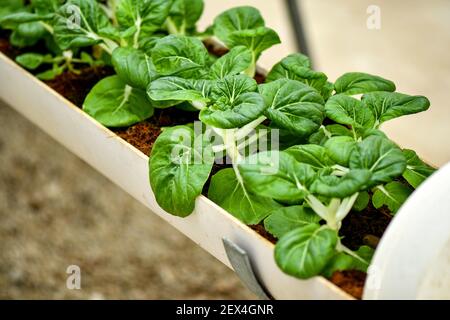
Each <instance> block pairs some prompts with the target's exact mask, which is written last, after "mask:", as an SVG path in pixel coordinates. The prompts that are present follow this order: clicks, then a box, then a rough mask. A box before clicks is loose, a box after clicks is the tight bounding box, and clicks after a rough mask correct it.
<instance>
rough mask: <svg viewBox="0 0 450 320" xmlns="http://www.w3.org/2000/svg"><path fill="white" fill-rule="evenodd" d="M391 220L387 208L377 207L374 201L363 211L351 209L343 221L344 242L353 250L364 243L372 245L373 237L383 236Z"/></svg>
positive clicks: (342, 233) (341, 231)
mask: <svg viewBox="0 0 450 320" xmlns="http://www.w3.org/2000/svg"><path fill="white" fill-rule="evenodd" d="M391 220H392V216H391V214H390V213H389V211H388V210H387V209H386V208H384V207H382V208H380V209H375V208H374V207H373V206H372V203H369V205H368V207H367V208H366V209H365V210H364V211H362V212H356V211H351V212H350V213H349V214H348V216H347V217H346V218H345V219H344V221H343V222H342V227H341V230H340V235H341V236H343V239H342V243H343V244H344V245H345V246H347V247H348V248H350V249H352V250H357V249H358V248H359V247H360V246H361V245H363V244H367V245H371V244H373V242H374V241H373V240H372V239H377V238H381V236H382V235H383V233H384V231H385V230H386V228H387V226H388V225H389V222H391Z"/></svg>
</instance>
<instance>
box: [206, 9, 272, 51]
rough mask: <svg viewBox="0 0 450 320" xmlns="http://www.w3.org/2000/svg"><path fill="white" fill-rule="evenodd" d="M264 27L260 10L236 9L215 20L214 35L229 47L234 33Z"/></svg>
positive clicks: (225, 12)
mask: <svg viewBox="0 0 450 320" xmlns="http://www.w3.org/2000/svg"><path fill="white" fill-rule="evenodd" d="M264 25H265V22H264V19H263V18H262V16H261V13H260V12H259V11H258V9H256V8H253V7H248V6H242V7H236V8H232V9H229V10H227V11H224V12H222V13H221V14H220V15H218V16H217V17H216V18H215V19H214V35H215V36H216V37H218V38H219V39H220V40H222V41H223V42H224V43H225V44H227V45H228V43H230V41H231V40H230V36H231V35H232V34H233V32H236V31H241V30H249V29H256V28H259V27H264ZM229 47H230V46H229Z"/></svg>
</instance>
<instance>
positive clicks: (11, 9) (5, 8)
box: [0, 0, 26, 27]
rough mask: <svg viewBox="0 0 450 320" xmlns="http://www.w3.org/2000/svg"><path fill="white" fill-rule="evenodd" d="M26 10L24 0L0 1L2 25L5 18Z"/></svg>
mask: <svg viewBox="0 0 450 320" xmlns="http://www.w3.org/2000/svg"><path fill="white" fill-rule="evenodd" d="M24 10H26V7H25V3H24V0H0V25H2V18H3V17H6V16H8V15H10V14H13V13H16V12H20V11H24ZM3 27H5V26H3Z"/></svg>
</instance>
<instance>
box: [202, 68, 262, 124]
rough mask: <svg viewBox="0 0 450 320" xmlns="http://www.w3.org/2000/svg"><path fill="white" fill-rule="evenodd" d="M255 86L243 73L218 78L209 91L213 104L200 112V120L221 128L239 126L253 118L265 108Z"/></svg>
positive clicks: (254, 82) (253, 81)
mask: <svg viewBox="0 0 450 320" xmlns="http://www.w3.org/2000/svg"><path fill="white" fill-rule="evenodd" d="M256 88H257V85H256V81H255V80H253V79H252V78H250V77H248V76H245V75H236V76H228V77H226V78H224V79H221V80H218V81H217V82H216V85H215V86H214V87H213V89H212V93H211V97H212V101H214V104H212V105H211V106H209V107H208V108H205V109H203V110H202V111H201V112H200V120H201V121H202V122H203V123H206V124H207V125H210V126H213V127H216V128H222V129H232V128H240V127H242V126H244V125H246V124H247V123H249V122H251V121H253V120H255V119H256V118H258V117H259V116H260V115H261V114H262V113H263V111H264V109H265V108H266V105H265V104H264V99H263V97H262V96H261V95H260V94H258V93H256V92H254V91H255V90H256Z"/></svg>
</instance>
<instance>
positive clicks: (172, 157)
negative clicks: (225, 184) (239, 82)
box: [149, 126, 214, 217]
mask: <svg viewBox="0 0 450 320" xmlns="http://www.w3.org/2000/svg"><path fill="white" fill-rule="evenodd" d="M213 162H214V154H213V152H212V148H211V145H210V143H209V141H208V140H206V139H205V137H204V136H203V135H201V136H197V137H196V136H195V134H194V130H193V129H191V128H190V127H188V126H176V127H171V128H167V129H165V130H163V132H162V133H161V134H160V135H159V137H158V139H156V142H155V144H154V145H153V149H152V152H151V155H150V162H149V173H150V185H151V187H152V190H153V192H154V194H155V197H156V201H157V202H158V204H159V206H160V207H161V208H163V209H164V210H165V211H167V212H169V213H171V214H173V215H176V216H180V217H186V216H188V215H189V214H191V212H192V211H193V210H194V207H195V199H196V198H197V197H198V196H199V195H200V194H201V192H202V189H203V186H204V184H205V183H206V181H207V180H208V177H209V174H210V172H211V169H212V165H213Z"/></svg>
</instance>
